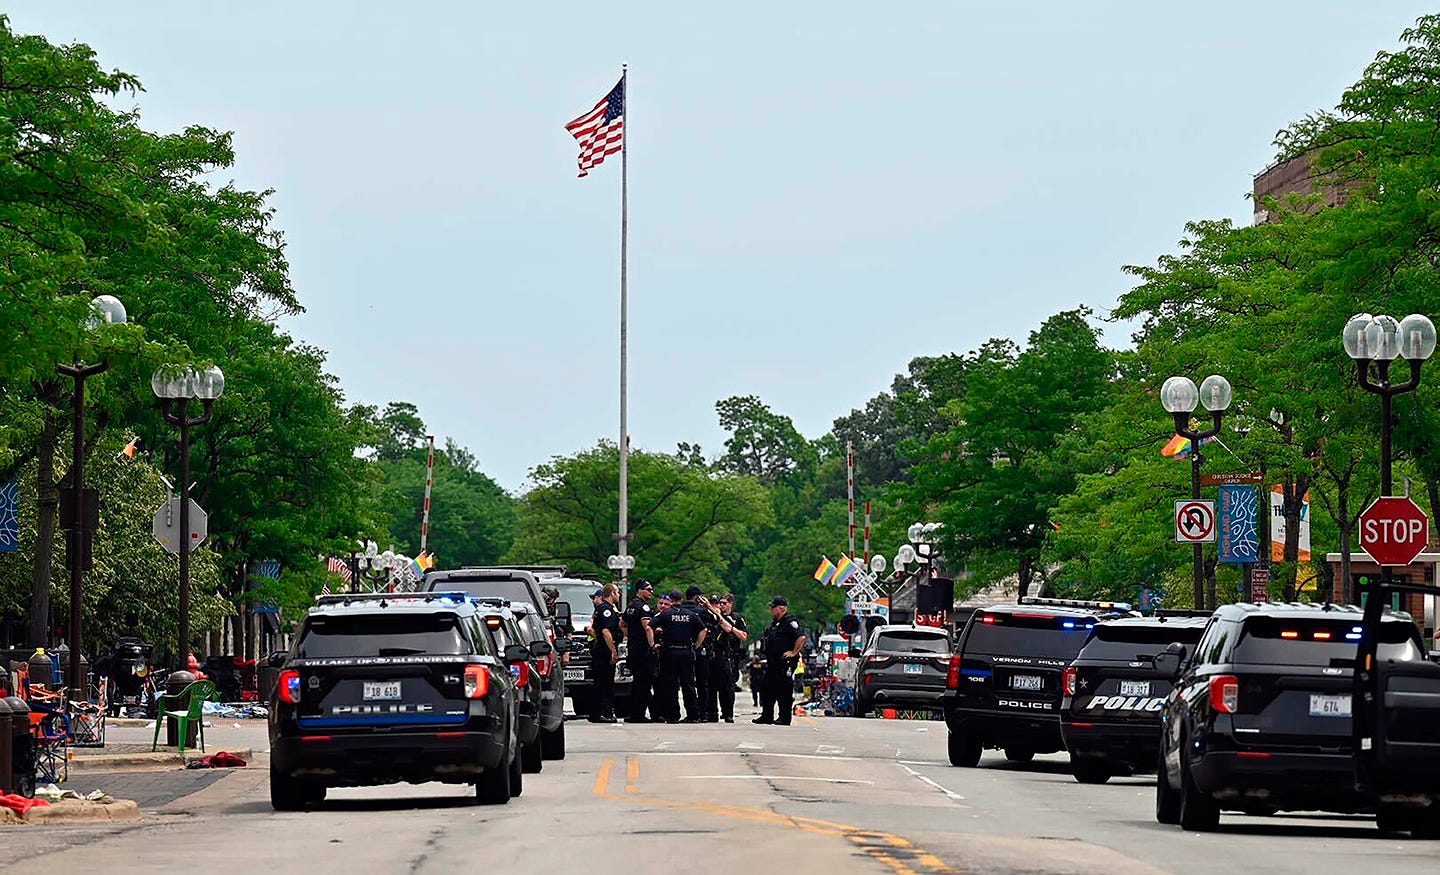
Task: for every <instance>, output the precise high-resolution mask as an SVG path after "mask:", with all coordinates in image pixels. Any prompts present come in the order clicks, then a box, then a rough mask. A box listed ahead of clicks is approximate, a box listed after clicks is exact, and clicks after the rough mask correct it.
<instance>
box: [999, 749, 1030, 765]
mask: <svg viewBox="0 0 1440 875" xmlns="http://www.w3.org/2000/svg"><path fill="white" fill-rule="evenodd" d="M1005 759H1007V760H1009V761H1010V762H1012V763H1028V762H1030V761H1031V760H1033V759H1035V751H1033V750H1031V749H1030V748H1028V747H1007V748H1005Z"/></svg>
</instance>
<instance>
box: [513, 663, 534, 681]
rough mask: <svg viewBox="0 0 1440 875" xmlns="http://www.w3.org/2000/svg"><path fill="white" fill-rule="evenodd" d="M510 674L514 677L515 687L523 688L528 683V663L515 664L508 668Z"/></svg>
mask: <svg viewBox="0 0 1440 875" xmlns="http://www.w3.org/2000/svg"><path fill="white" fill-rule="evenodd" d="M510 673H511V674H513V675H515V685H516V686H520V687H523V686H525V685H526V684H528V683H530V663H529V662H528V661H526V662H517V663H515V664H514V665H512V666H510Z"/></svg>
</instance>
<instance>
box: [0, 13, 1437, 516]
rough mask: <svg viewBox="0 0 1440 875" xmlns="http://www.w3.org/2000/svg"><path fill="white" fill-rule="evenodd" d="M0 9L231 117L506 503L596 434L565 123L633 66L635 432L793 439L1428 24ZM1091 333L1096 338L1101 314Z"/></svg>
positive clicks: (387, 368)
mask: <svg viewBox="0 0 1440 875" xmlns="http://www.w3.org/2000/svg"><path fill="white" fill-rule="evenodd" d="M6 6H7V7H8V11H9V15H10V17H11V23H12V26H13V27H14V28H15V29H16V30H17V31H20V32H28V33H41V34H44V35H45V36H46V37H47V38H49V39H50V40H52V41H54V42H72V41H81V42H86V43H89V44H90V45H91V46H93V47H94V48H95V50H96V51H97V52H98V53H99V57H100V61H101V63H102V65H104V66H106V67H118V68H120V69H123V70H126V71H129V72H132V73H135V74H137V75H138V76H139V77H140V79H141V80H142V81H143V82H144V84H145V87H146V91H145V93H143V94H141V95H140V96H139V97H138V99H137V102H138V104H139V106H140V108H141V110H142V112H143V115H144V122H145V124H146V125H147V126H148V127H150V128H152V129H155V130H160V131H169V130H175V129H178V128H181V127H183V126H185V125H187V124H205V125H210V126H213V127H217V128H222V129H228V130H233V131H234V132H235V148H236V152H237V162H236V166H235V168H234V169H233V171H232V172H231V173H230V174H228V175H227V178H232V177H233V179H234V180H235V181H236V182H237V183H238V184H239V185H241V186H245V187H250V188H273V189H275V195H274V198H273V204H274V206H275V207H276V208H277V209H278V224H279V226H280V227H281V228H282V229H283V230H284V231H285V234H286V240H287V245H288V249H287V253H288V256H289V259H290V264H291V276H292V279H293V281H294V284H295V286H296V288H297V290H298V291H299V294H300V298H301V301H302V302H303V303H304V305H305V307H306V308H307V312H306V313H305V315H303V316H301V317H299V318H296V319H293V320H287V322H286V327H287V328H288V329H289V330H290V331H292V332H293V333H294V334H295V335H296V336H297V337H298V338H300V339H303V340H304V341H306V342H309V343H313V344H316V345H318V346H320V347H322V348H324V349H326V350H328V351H329V355H330V358H329V367H330V369H331V370H332V371H333V372H334V373H335V374H337V375H338V376H339V377H340V379H341V382H342V384H343V386H344V390H345V394H346V397H347V399H348V400H349V401H352V402H365V403H371V404H379V405H383V404H384V403H385V402H387V401H390V400H396V399H399V400H408V401H412V402H415V403H416V404H418V405H419V407H420V411H421V414H422V415H423V416H424V418H425V420H426V422H427V423H428V424H429V425H430V427H431V430H432V431H434V432H435V433H436V434H437V435H439V436H441V439H442V440H443V437H444V436H450V437H453V438H455V439H456V440H457V441H459V442H460V443H461V444H464V445H466V446H468V447H470V448H471V450H472V451H474V453H475V454H476V455H477V457H478V458H479V459H480V461H481V465H482V466H483V468H484V469H485V470H486V471H487V472H488V473H490V474H491V475H492V476H494V477H495V478H496V479H497V480H499V481H500V482H501V483H502V484H503V485H504V486H506V487H507V488H510V489H520V488H522V487H523V486H524V484H525V481H526V472H527V471H528V470H529V469H530V468H531V467H532V466H534V465H535V464H537V463H539V462H542V461H544V460H546V459H547V458H549V457H550V456H552V455H556V454H566V453H571V452H574V451H576V450H579V449H582V448H584V447H587V446H591V445H593V444H594V442H595V441H596V440H597V439H598V438H601V437H607V438H610V439H611V440H613V439H614V438H615V437H616V436H617V434H618V424H617V418H618V413H617V406H618V405H617V383H618V340H617V323H618V310H619V292H618V288H619V280H618V274H619V233H620V228H619V219H620V206H619V202H620V197H619V196H620V164H619V160H618V157H619V156H615V158H613V159H612V160H611V162H610V163H607V164H605V165H604V166H603V167H601V168H599V169H597V170H596V171H595V172H594V173H593V174H592V175H591V176H589V177H587V178H585V179H577V178H576V175H575V174H576V170H575V159H576V148H575V146H574V143H573V141H572V140H571V138H570V137H569V135H568V134H567V133H566V132H565V130H564V129H563V126H564V123H565V122H566V121H569V120H570V119H571V118H573V117H574V116H577V115H579V114H580V113H582V112H584V111H585V110H588V109H589V108H590V107H591V106H592V105H593V104H594V103H595V102H596V101H597V100H599V99H600V98H601V97H602V96H604V94H605V93H606V91H607V90H608V89H609V88H610V87H611V86H612V85H614V83H615V80H616V79H617V78H618V76H619V70H620V63H621V62H622V61H628V62H629V63H630V65H631V66H630V80H629V85H630V95H629V101H628V107H627V116H626V130H627V138H628V141H629V144H630V170H631V180H630V181H631V185H630V260H629V267H630V308H631V309H630V313H631V321H630V342H631V345H630V432H631V435H632V440H633V444H634V445H635V446H638V447H643V448H648V449H656V450H664V451H670V450H673V449H674V447H675V444H676V442H677V441H682V440H685V441H698V442H700V443H701V444H702V445H703V446H704V448H705V450H706V451H707V452H708V453H710V454H712V455H713V454H714V453H716V452H718V451H719V450H720V449H721V448H722V447H721V445H722V442H723V439H724V435H723V433H722V432H721V431H720V429H719V427H718V425H717V423H716V419H715V412H714V404H715V402H716V401H717V400H719V399H721V398H724V397H727V396H730V395H737V394H754V395H758V396H760V397H761V398H762V399H764V400H765V401H766V402H767V403H769V404H770V405H771V407H772V408H773V409H775V410H776V411H778V412H781V413H785V414H788V415H789V416H791V417H793V418H794V420H795V422H796V425H797V426H799V428H800V430H801V431H802V432H804V433H805V434H807V435H809V436H811V437H814V436H817V435H819V434H822V433H824V432H825V431H827V430H828V429H829V427H830V425H831V422H832V421H833V420H834V418H835V417H837V416H840V415H843V414H845V413H847V412H848V411H850V410H851V409H852V408H854V407H859V406H861V405H863V404H864V402H865V401H866V399H868V398H870V397H871V396H873V395H875V394H876V393H877V392H880V391H882V390H883V389H885V388H887V387H888V385H889V383H890V380H891V378H892V376H893V375H894V374H895V373H896V372H897V371H900V370H903V369H904V367H905V365H906V363H907V362H908V361H909V360H910V359H911V358H912V357H914V356H916V355H922V354H929V355H933V354H938V353H943V352H964V351H968V350H970V349H973V348H975V347H976V346H978V345H979V344H980V343H982V342H984V341H985V340H986V339H987V338H990V337H996V336H1003V337H1011V338H1015V339H1016V340H1020V341H1022V342H1023V340H1024V338H1025V336H1026V335H1027V334H1028V332H1030V331H1031V330H1032V329H1034V328H1035V327H1036V326H1037V325H1038V324H1039V323H1040V322H1041V321H1042V320H1043V319H1044V318H1045V317H1046V316H1048V315H1050V314H1052V313H1055V312H1058V311H1059V310H1062V309H1066V308H1070V307H1074V306H1076V305H1080V304H1085V305H1088V306H1090V307H1092V308H1094V309H1095V310H1096V311H1097V313H1099V314H1100V315H1102V316H1103V315H1104V314H1106V313H1107V312H1108V308H1109V307H1110V306H1111V305H1113V303H1114V301H1115V299H1116V297H1117V296H1118V295H1119V294H1120V293H1122V292H1123V291H1124V290H1125V289H1127V288H1128V287H1129V284H1128V281H1127V278H1126V277H1125V276H1124V274H1123V273H1122V272H1121V267H1122V265H1124V264H1127V263H1137V262H1139V263H1143V262H1150V261H1153V260H1154V258H1155V257H1156V256H1157V255H1158V254H1160V253H1162V252H1166V251H1170V250H1172V249H1173V248H1174V244H1175V241H1176V240H1177V239H1178V237H1179V235H1180V233H1181V228H1182V225H1183V223H1184V222H1186V221H1187V220H1191V219H1197V218H1212V217H1225V216H1229V217H1233V218H1234V219H1236V220H1237V221H1239V222H1245V223H1248V222H1249V221H1250V215H1251V212H1252V211H1251V206H1250V203H1249V201H1247V200H1246V198H1245V196H1246V194H1247V193H1248V192H1249V191H1250V188H1251V180H1252V177H1253V176H1254V174H1255V173H1256V172H1258V171H1260V170H1262V169H1263V168H1264V167H1265V166H1266V165H1267V164H1268V163H1269V162H1270V160H1271V158H1272V157H1273V152H1272V148H1271V140H1272V138H1273V137H1274V134H1275V132H1276V130H1277V129H1279V128H1280V127H1282V126H1283V125H1285V124H1286V123H1288V122H1290V121H1292V120H1294V119H1297V118H1299V117H1301V116H1303V115H1304V114H1306V113H1308V112H1311V111H1314V110H1316V109H1319V108H1327V107H1332V106H1333V105H1334V104H1335V103H1336V102H1337V100H1338V99H1339V96H1340V93H1341V91H1342V90H1343V89H1344V88H1345V87H1346V86H1347V85H1349V84H1351V83H1353V82H1354V81H1355V79H1356V78H1357V77H1358V76H1359V74H1360V72H1361V71H1362V70H1363V68H1364V66H1365V65H1366V63H1368V62H1369V61H1370V60H1371V59H1372V58H1373V57H1374V55H1375V53H1376V52H1377V51H1379V50H1381V49H1391V48H1394V47H1396V45H1397V41H1398V37H1399V34H1400V32H1401V30H1403V29H1404V28H1405V27H1406V26H1408V25H1409V24H1410V23H1412V22H1413V21H1414V19H1415V18H1416V17H1418V16H1419V15H1421V14H1423V13H1425V12H1426V11H1427V10H1426V8H1425V5H1424V4H1420V3H1414V2H1401V0H1396V2H1384V3H1358V2H1354V0H1349V2H1341V0H1305V2H1290V0H1287V2H1273V0H1272V2H1263V3H1256V2H1253V0H1252V2H1246V3H1237V2H1228V0H1211V2H1207V3H1203V4H1168V3H1155V2H1153V0H1150V2H1131V3H1091V4H1077V3H1069V2H1066V3H1059V2H1056V3H1024V4H1021V3H1006V2H998V0H992V2H988V3H979V2H960V0H934V2H927V3H921V2H910V3H904V4H875V3H851V2H830V3H825V4H820V3H776V2H773V0H772V2H768V3H754V4H752V3H733V2H732V3H725V4H690V3H674V2H664V3H613V4H595V3H568V2H565V3H544V4H541V3H498V2H473V0H470V2H412V3H406V4H400V3H385V4H381V3H362V2H349V3H340V2H306V3H298V2H260V0H247V2H245V3H235V4H218V3H194V2H154V0H152V2H143V3H138V2H132V3H117V2H114V0H102V2H76V0H70V2H64V3H60V2H55V0H19V2H15V0H12V2H10V3H8V4H6ZM1107 340H1108V342H1110V343H1112V344H1124V343H1125V342H1127V340H1128V329H1127V328H1125V327H1119V328H1114V329H1112V330H1110V332H1109V333H1108V335H1107Z"/></svg>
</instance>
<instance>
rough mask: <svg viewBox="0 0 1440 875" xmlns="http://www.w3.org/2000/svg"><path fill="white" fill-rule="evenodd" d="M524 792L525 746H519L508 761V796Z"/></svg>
mask: <svg viewBox="0 0 1440 875" xmlns="http://www.w3.org/2000/svg"><path fill="white" fill-rule="evenodd" d="M524 792H525V748H523V747H522V748H520V750H519V752H518V753H516V754H515V758H514V759H513V760H511V761H510V796H511V797H512V798H513V797H515V796H519V795H520V794H521V793H524Z"/></svg>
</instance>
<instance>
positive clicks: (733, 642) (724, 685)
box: [706, 613, 745, 723]
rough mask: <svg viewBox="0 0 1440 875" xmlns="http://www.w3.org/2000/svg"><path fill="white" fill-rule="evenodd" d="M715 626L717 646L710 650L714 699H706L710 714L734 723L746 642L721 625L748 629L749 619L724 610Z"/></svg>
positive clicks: (711, 694) (711, 686)
mask: <svg viewBox="0 0 1440 875" xmlns="http://www.w3.org/2000/svg"><path fill="white" fill-rule="evenodd" d="M711 616H714V615H713V614H712V615H711ZM721 621H723V624H722V622H721ZM715 625H716V639H715V646H714V647H713V648H711V651H710V698H709V699H707V700H706V708H707V710H708V712H709V714H710V715H712V716H713V715H719V717H720V718H722V719H724V721H725V722H726V723H734V722H735V667H736V666H737V665H738V664H739V662H740V659H741V658H742V655H743V645H742V644H741V643H740V637H739V636H738V635H736V634H735V633H734V632H726V631H724V629H722V628H721V626H722V625H726V626H729V627H730V628H732V629H744V628H745V620H744V619H743V618H741V617H739V616H738V615H736V614H724V613H722V614H720V616H719V617H718V618H716V621H715Z"/></svg>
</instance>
